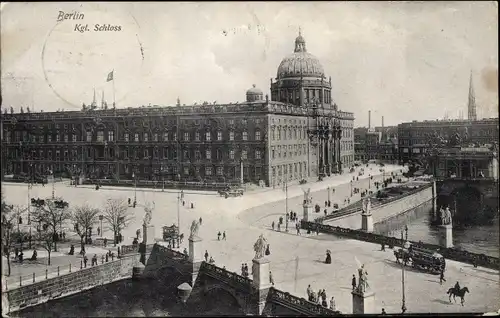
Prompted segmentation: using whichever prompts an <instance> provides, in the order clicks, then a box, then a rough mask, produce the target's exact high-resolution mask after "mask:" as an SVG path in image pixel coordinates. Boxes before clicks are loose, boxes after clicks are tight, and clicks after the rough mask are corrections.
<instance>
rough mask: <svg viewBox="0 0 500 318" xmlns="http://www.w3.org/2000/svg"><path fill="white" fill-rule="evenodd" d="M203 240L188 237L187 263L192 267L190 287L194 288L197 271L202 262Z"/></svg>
mask: <svg viewBox="0 0 500 318" xmlns="http://www.w3.org/2000/svg"><path fill="white" fill-rule="evenodd" d="M202 241H203V240H202V239H201V238H200V237H198V236H190V237H189V258H188V259H189V262H190V263H191V265H192V268H191V269H192V271H191V277H192V278H191V286H194V283H195V281H196V278H197V277H198V271H199V269H200V265H201V263H202V262H203V260H204V259H203V247H202V246H201V242H202Z"/></svg>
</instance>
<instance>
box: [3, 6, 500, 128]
mask: <svg viewBox="0 0 500 318" xmlns="http://www.w3.org/2000/svg"><path fill="white" fill-rule="evenodd" d="M60 11H62V12H64V13H65V14H69V13H73V12H76V13H79V14H83V18H82V19H76V20H75V19H66V20H63V21H57V20H58V16H59V15H60ZM0 18H1V19H0V23H1V79H2V82H1V89H2V108H4V107H5V108H10V107H11V106H12V107H14V109H16V110H17V109H20V107H21V106H24V109H26V107H30V109H34V110H35V111H40V110H43V111H45V112H47V111H55V110H58V109H64V110H79V109H81V106H82V103H86V104H89V103H90V102H91V101H92V99H93V92H94V89H95V90H96V95H97V96H96V99H97V100H98V101H100V100H101V99H102V94H103V93H104V99H105V100H106V101H107V103H108V104H112V102H113V100H115V101H116V105H117V107H118V108H126V107H137V106H141V105H149V104H151V105H175V103H176V100H177V98H179V99H180V101H181V104H186V105H190V104H194V103H198V104H201V103H203V102H204V101H208V102H210V103H213V102H214V101H216V102H217V103H228V102H233V103H235V102H242V101H244V100H245V92H246V90H247V89H249V88H250V87H252V84H255V85H256V86H257V87H259V88H260V89H262V90H263V91H264V94H270V93H269V90H270V79H271V78H275V77H276V71H277V69H278V66H279V63H280V61H281V60H282V59H283V58H284V57H285V56H287V55H289V54H291V53H293V49H294V41H295V38H296V37H297V35H298V29H299V27H300V28H301V30H302V35H303V37H304V38H305V40H306V43H307V50H308V52H309V53H311V54H313V55H315V56H316V57H317V58H318V59H319V60H320V61H321V63H322V65H323V68H324V70H325V73H326V76H327V77H329V76H331V78H332V99H333V101H334V102H335V103H337V105H338V106H339V108H340V109H341V110H344V111H349V112H353V113H354V116H355V126H367V125H368V110H371V112H372V125H376V126H378V125H380V124H381V117H382V116H384V124H385V125H386V126H388V125H397V124H398V123H401V122H405V121H412V120H431V119H437V118H440V119H441V118H443V117H444V116H445V115H446V114H447V115H448V116H449V117H450V118H457V117H458V116H459V113H460V112H463V114H464V116H465V117H466V116H467V99H468V92H469V77H470V74H471V72H472V74H473V81H474V89H475V95H476V104H477V108H478V117H480V118H483V117H498V9H497V4H496V2H438V1H437V2H434V1H432V2H349V3H348V2H204V3H202V2H198V3H196V2H191V3H189V2H183V3H181V2H170V3H160V2H141V3H138V2H136V3H134V2H130V3H105V2H100V3H97V2H88V3H84V2H81V3H78V2H74V3H56V2H50V3H2V7H1V17H0ZM96 24H99V26H103V25H105V26H111V27H118V26H119V27H120V30H119V31H104V30H102V31H95V30H94V28H95V25H96ZM85 25H88V30H89V31H84V32H80V31H78V30H79V29H82V28H84V26H85ZM111 71H113V75H114V81H110V82H106V79H107V76H108V74H109V73H110V72H111Z"/></svg>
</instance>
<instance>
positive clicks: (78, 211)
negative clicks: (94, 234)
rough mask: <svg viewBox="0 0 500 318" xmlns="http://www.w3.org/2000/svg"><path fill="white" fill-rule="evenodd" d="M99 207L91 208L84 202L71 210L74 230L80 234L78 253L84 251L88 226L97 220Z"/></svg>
mask: <svg viewBox="0 0 500 318" xmlns="http://www.w3.org/2000/svg"><path fill="white" fill-rule="evenodd" d="M99 212H100V211H99V209H96V208H92V207H90V206H88V205H86V204H84V205H82V206H77V207H75V208H74V210H73V214H72V220H73V224H74V226H75V231H76V233H78V235H79V236H80V254H84V253H85V243H84V240H83V239H84V238H85V242H87V234H88V230H89V228H90V227H92V226H93V225H94V224H95V223H96V222H97V215H98V214H99Z"/></svg>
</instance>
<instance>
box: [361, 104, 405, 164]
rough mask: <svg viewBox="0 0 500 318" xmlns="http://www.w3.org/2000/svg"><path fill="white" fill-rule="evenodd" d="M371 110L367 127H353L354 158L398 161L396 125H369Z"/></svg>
mask: <svg viewBox="0 0 500 318" xmlns="http://www.w3.org/2000/svg"><path fill="white" fill-rule="evenodd" d="M370 113H371V112H370V111H369V115H368V118H369V127H368V128H366V127H358V128H355V129H354V148H355V158H356V160H359V161H361V162H367V161H369V160H377V161H380V162H385V163H397V161H398V156H399V155H398V139H397V132H398V130H397V127H396V126H388V127H386V126H384V117H383V116H382V126H379V127H370V125H371V114H370Z"/></svg>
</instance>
